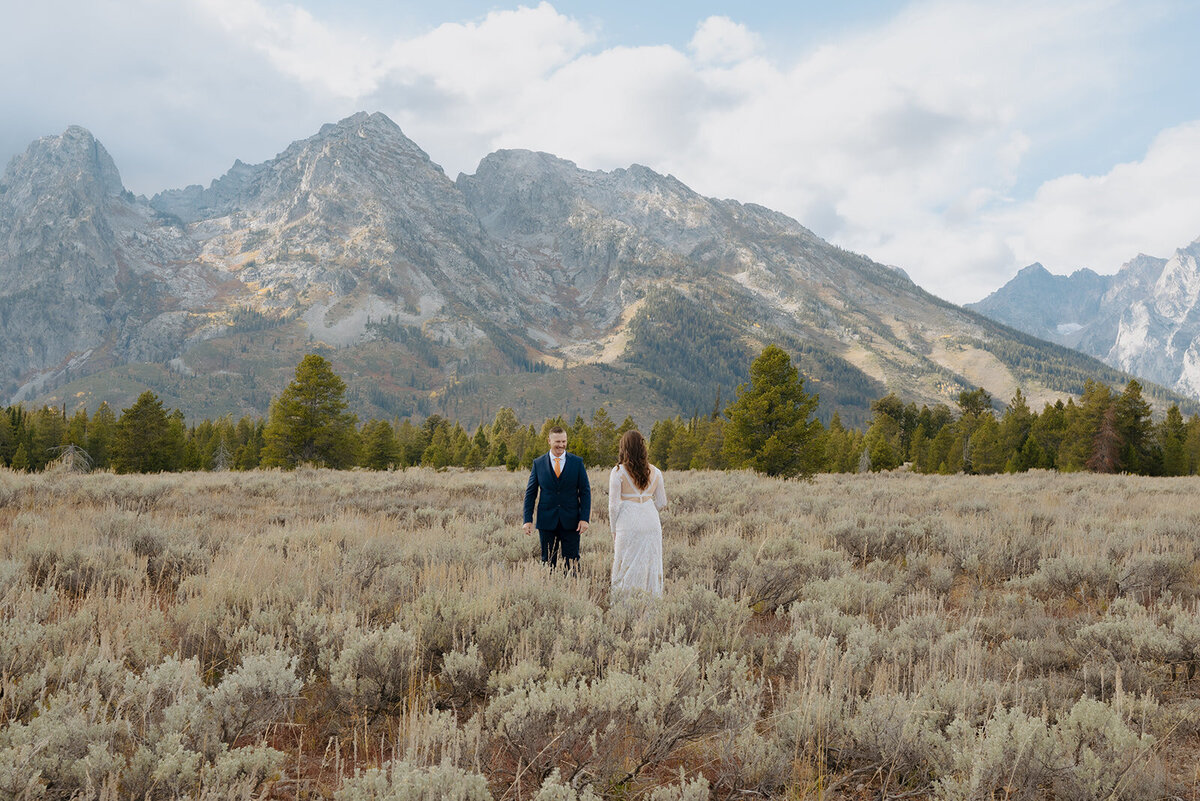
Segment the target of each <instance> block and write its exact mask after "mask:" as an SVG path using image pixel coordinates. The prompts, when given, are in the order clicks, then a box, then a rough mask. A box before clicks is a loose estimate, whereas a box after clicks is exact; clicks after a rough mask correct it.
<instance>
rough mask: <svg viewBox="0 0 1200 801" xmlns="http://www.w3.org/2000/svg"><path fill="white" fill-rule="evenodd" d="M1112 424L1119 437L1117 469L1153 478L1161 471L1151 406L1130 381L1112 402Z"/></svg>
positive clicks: (1134, 382) (1132, 380) (1133, 380)
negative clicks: (1113, 418)
mask: <svg viewBox="0 0 1200 801" xmlns="http://www.w3.org/2000/svg"><path fill="white" fill-rule="evenodd" d="M1113 408H1114V414H1115V425H1116V429H1117V433H1118V434H1119V435H1120V438H1121V442H1122V447H1121V463H1120V469H1122V470H1125V471H1127V472H1130V473H1142V474H1143V475H1154V474H1156V473H1159V472H1161V470H1162V452H1161V451H1160V450H1159V449H1158V447H1157V445H1158V443H1157V442H1156V441H1155V438H1154V425H1153V423H1152V422H1151V421H1150V404H1149V403H1147V402H1146V400H1145V398H1143V397H1142V385H1141V384H1139V383H1138V382H1137V381H1136V380H1135V379H1130V381H1129V383H1128V384H1127V385H1126V386H1125V391H1124V392H1122V393H1121V394H1120V395H1118V396H1117V398H1116V400H1114V401H1113Z"/></svg>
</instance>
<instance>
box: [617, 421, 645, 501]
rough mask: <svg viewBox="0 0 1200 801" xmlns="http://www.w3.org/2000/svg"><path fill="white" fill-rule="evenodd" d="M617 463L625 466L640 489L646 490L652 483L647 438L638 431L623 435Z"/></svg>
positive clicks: (627, 432)
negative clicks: (647, 454) (647, 453)
mask: <svg viewBox="0 0 1200 801" xmlns="http://www.w3.org/2000/svg"><path fill="white" fill-rule="evenodd" d="M617 462H618V463H620V464H623V465H625V469H626V470H628V471H629V477H630V478H632V479H633V483H634V485H635V486H637V488H638V489H640V490H644V489H646V487H647V485H649V483H650V460H649V459H648V458H647V456H646V438H645V437H643V436H642V435H641V434H640V433H639V432H637V431H626V432H625V433H624V434H622V435H621V445H620V448H619V449H618V450H617Z"/></svg>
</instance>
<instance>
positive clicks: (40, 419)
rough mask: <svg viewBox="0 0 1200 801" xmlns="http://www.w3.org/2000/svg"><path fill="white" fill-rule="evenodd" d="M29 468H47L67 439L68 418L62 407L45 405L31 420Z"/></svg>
mask: <svg viewBox="0 0 1200 801" xmlns="http://www.w3.org/2000/svg"><path fill="white" fill-rule="evenodd" d="M30 430H31V433H30V448H29V468H30V469H31V470H45V469H46V465H48V464H49V463H50V462H51V460H53V459H54V456H55V454H56V453H57V451H58V448H59V446H61V445H65V444H66V441H67V420H66V418H65V417H64V416H63V412H62V410H61V409H58V408H55V407H52V406H44V407H42V408H41V409H38V410H37V412H35V413H34V414H33V417H32V419H31V420H30Z"/></svg>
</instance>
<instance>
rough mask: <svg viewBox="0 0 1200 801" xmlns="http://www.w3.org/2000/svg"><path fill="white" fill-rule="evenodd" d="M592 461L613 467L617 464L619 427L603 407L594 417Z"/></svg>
mask: <svg viewBox="0 0 1200 801" xmlns="http://www.w3.org/2000/svg"><path fill="white" fill-rule="evenodd" d="M591 428H592V460H593V463H594V464H598V465H603V466H605V467H611V466H613V465H615V464H616V463H617V441H618V434H617V426H616V424H615V423H614V422H613V421H612V418H611V417H609V416H608V412H607V411H605V409H604V407H603V406H601V407H600V408H599V409H597V410H596V412H595V414H593V415H592V426H591Z"/></svg>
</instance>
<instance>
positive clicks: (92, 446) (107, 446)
mask: <svg viewBox="0 0 1200 801" xmlns="http://www.w3.org/2000/svg"><path fill="white" fill-rule="evenodd" d="M116 435H117V416H116V415H115V414H114V413H113V410H112V407H110V406H109V405H108V403H106V402H102V403H101V404H100V407H99V408H98V409H96V413H95V414H93V415H92V423H91V426H90V427H89V429H88V437H87V452H88V456H91V457H92V464H93V465H95V467H96V469H98V470H106V469H108V468H109V467H110V466H111V465H112V443H113V440H114V439H115V438H116Z"/></svg>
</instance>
